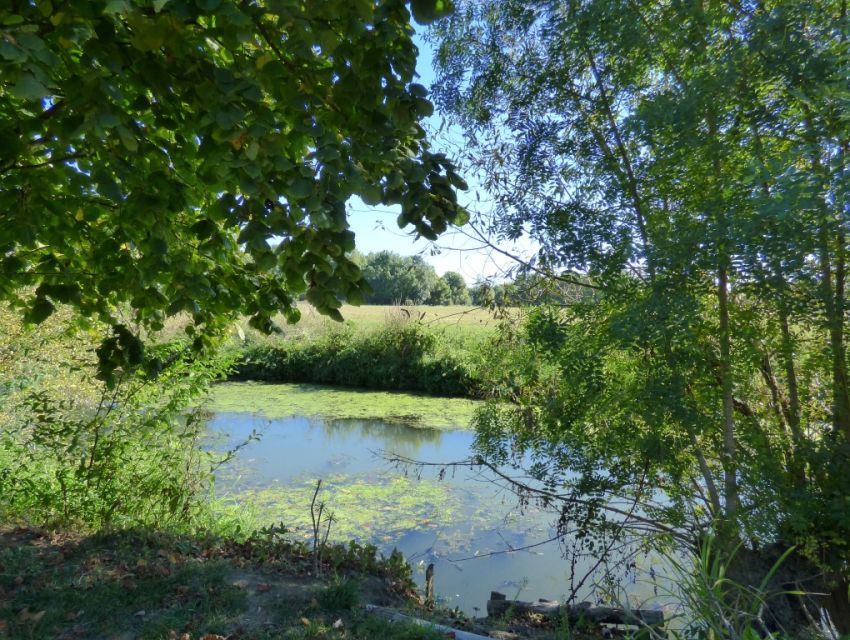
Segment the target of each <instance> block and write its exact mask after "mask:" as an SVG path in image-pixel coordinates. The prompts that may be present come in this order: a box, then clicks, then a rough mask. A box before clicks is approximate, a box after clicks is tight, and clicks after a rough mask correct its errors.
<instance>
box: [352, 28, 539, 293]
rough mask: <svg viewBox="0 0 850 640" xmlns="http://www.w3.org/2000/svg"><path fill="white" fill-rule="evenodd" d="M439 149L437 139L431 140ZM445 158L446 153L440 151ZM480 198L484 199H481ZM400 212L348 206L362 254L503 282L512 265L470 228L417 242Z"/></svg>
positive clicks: (422, 67) (423, 51) (428, 69)
mask: <svg viewBox="0 0 850 640" xmlns="http://www.w3.org/2000/svg"><path fill="white" fill-rule="evenodd" d="M414 41H415V42H416V45H417V46H418V47H419V59H418V61H417V64H416V70H417V73H418V74H419V79H418V82H420V83H421V84H423V85H425V86H426V87H430V86H431V83H432V82H433V80H434V73H433V70H432V55H431V53H432V52H431V48H430V47H429V46H428V44H427V43H425V42H424V41H423V40H422V39H421V38H420V37H419V36H417V37H415V38H414ZM429 121H430V124H431V129H433V130H436V129H437V128H438V127H439V122H440V116H439V113H435V114H434V116H432V117H431V118H430V119H429ZM432 142H433V143H434V146H435V147H439V141H438V140H432ZM443 152H444V153H447V154H448V155H449V156H451V154H450V153H449V151H447V150H443ZM467 181H468V182H470V189H471V190H470V191H469V192H467V193H466V194H459V196H460V198H459V200H460V202H461V203H471V202H472V199H473V198H474V189H475V188H476V185H475V184H473V183H472V182H471V181H469V180H468V177H467ZM482 199H484V198H482ZM399 212H400V210H399V209H398V208H397V207H395V208H387V207H370V206H368V205H366V204H364V203H362V202H361V201H359V200H358V199H354V200H353V201H352V202H351V203H350V204H349V222H350V224H351V229H352V230H353V231H354V233H355V234H356V242H357V248H358V250H360V251H361V252H363V253H371V252H375V251H382V250H385V249H386V250H390V251H394V252H396V253H400V254H403V255H414V254H420V255H422V257H423V258H424V259H425V260H426V261H427V262H428V263H430V264H432V265H433V266H434V268H435V269H436V270H437V273H439V274H441V275H442V274H443V273H445V272H446V271H457V272H458V273H460V274H461V275H463V277H464V278H465V279H466V280H467V282H469V283H470V284H471V283H473V282H474V281H475V280H477V279H479V278H496V279H503V277H504V274H505V272H506V270H508V269H509V268H510V267H511V266H513V265H514V264H515V263H514V262H513V261H512V260H510V259H508V258H506V257H505V256H504V255H503V254H501V253H499V252H498V251H494V250H493V249H489V248H486V247H482V243H481V241H480V240H476V239H474V238H470V237H469V236H470V235H474V233H473V231H472V230H471V229H459V230H450V231H448V232H447V233H445V234H443V236H441V237H440V239H439V240H438V241H437V242H435V243H431V242H428V241H427V240H424V239H419V240H418V241H417V240H415V239H414V236H413V235H411V234H410V233H409V232H407V231H404V230H402V229H399V227H398V224H397V223H396V218H397V216H398V214H399ZM530 246H531V245H530V243H528V242H527V241H521V242H519V243H517V244H515V245H514V246H510V247H504V249H505V250H506V251H508V252H510V253H513V254H527V253H528V250H529V248H530Z"/></svg>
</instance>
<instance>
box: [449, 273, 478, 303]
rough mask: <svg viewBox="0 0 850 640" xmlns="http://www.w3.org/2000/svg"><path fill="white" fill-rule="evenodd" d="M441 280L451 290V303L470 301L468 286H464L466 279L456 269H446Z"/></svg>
mask: <svg viewBox="0 0 850 640" xmlns="http://www.w3.org/2000/svg"><path fill="white" fill-rule="evenodd" d="M442 280H443V281H444V282H445V283H446V285H448V287H449V289H450V290H451V303H450V304H460V305H466V304H471V303H472V298H470V296H469V288H468V287H467V286H466V280H464V278H463V276H462V275H460V274H459V273H457V272H456V271H446V272H445V273H444V274H443V276H442Z"/></svg>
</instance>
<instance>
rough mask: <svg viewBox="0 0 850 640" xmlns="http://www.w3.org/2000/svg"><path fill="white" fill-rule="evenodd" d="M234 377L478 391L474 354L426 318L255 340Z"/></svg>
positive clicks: (450, 393)
mask: <svg viewBox="0 0 850 640" xmlns="http://www.w3.org/2000/svg"><path fill="white" fill-rule="evenodd" d="M232 379H239V380H258V381H263V382H306V383H315V384H334V385H341V386H349V387H368V388H372V389H386V390H398V391H421V392H424V393H430V394H435V395H446V396H475V395H476V393H477V386H478V384H477V383H478V380H477V372H476V368H475V367H474V366H473V364H472V356H471V355H470V354H468V353H467V352H465V351H464V350H463V349H461V348H460V347H458V346H457V345H449V344H447V341H446V339H445V338H444V337H443V336H442V335H440V334H438V333H436V332H434V331H433V330H430V329H428V328H427V327H424V326H423V325H421V324H418V323H414V322H410V323H388V324H386V325H385V326H383V327H381V328H380V329H378V330H376V331H372V332H356V331H354V330H353V329H352V328H351V327H348V326H344V327H343V328H342V329H340V330H339V331H332V332H329V333H326V334H323V335H320V336H319V337H315V338H293V339H289V340H286V341H281V342H276V343H262V344H257V343H254V344H249V345H248V346H247V347H245V348H244V350H243V351H242V352H241V354H240V355H239V357H238V359H237V362H236V366H235V371H234V374H233V376H232Z"/></svg>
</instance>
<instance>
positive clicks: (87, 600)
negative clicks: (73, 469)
mask: <svg viewBox="0 0 850 640" xmlns="http://www.w3.org/2000/svg"><path fill="white" fill-rule="evenodd" d="M311 568H312V560H311V557H310V554H309V553H308V551H307V549H306V547H304V546H303V545H299V544H295V543H290V542H288V541H286V540H285V538H284V537H282V536H280V535H277V534H275V533H271V534H270V533H269V532H268V531H267V532H264V533H261V534H256V535H254V536H252V537H250V538H248V540H247V541H244V542H240V543H236V542H233V541H226V540H221V539H216V538H204V537H198V536H195V537H190V536H182V535H171V534H167V533H162V532H155V531H152V530H146V529H136V530H129V531H123V532H119V533H112V534H96V535H88V536H85V535H80V534H72V533H50V532H46V531H36V530H31V529H6V530H3V531H2V532H0V595H2V597H0V637H8V638H61V639H71V638H86V639H94V638H151V639H158V638H163V639H169V638H184V640H185V638H202V637H204V636H205V635H207V636H208V637H212V638H218V637H227V638H232V639H236V638H244V639H265V638H281V637H283V638H311V637H315V638H318V637H327V638H336V639H338V640H347V639H358V638H374V637H387V638H402V637H405V636H404V629H399V635H393V632H392V630H390V632H388V633H387V635H380V634H379V635H374V634H375V632H376V629H375V628H373V627H374V626H375V624H376V623H375V622H373V621H367V620H366V619H365V617H364V616H363V615H362V614H360V613H358V612H357V610H356V609H357V605H358V604H360V602H361V601H363V600H366V599H368V601H370V602H377V603H380V604H394V605H403V604H404V603H405V602H408V598H409V596H410V594H411V593H412V583H411V582H410V573H409V568H408V567H407V565H406V564H405V563H404V562H403V561H402V560H401V559H400V557H397V556H395V557H393V558H391V559H387V560H384V559H382V558H378V557H376V556H375V549H374V548H372V547H359V546H356V545H351V546H335V547H332V548H328V549H327V550H326V560H325V566H324V570H323V572H322V575H323V576H324V578H316V577H315V576H311V575H310V569H311ZM340 594H342V595H340ZM342 596H346V597H342ZM337 620H341V623H340V624H338V625H337V628H336V629H334V628H333V623H334V622H336V621H337ZM184 634H187V635H184ZM417 637H422V636H421V634H420V636H417Z"/></svg>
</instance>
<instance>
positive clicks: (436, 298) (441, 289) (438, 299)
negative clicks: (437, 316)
mask: <svg viewBox="0 0 850 640" xmlns="http://www.w3.org/2000/svg"><path fill="white" fill-rule="evenodd" d="M452 302H453V301H452V290H451V287H449V285H448V283H447V282H446V281H445V280H444V279H443V278H437V279H436V280H435V281H434V286H433V287H432V288H431V293H430V294H429V295H428V299H427V300H426V301H425V304H433V305H447V304H452Z"/></svg>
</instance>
